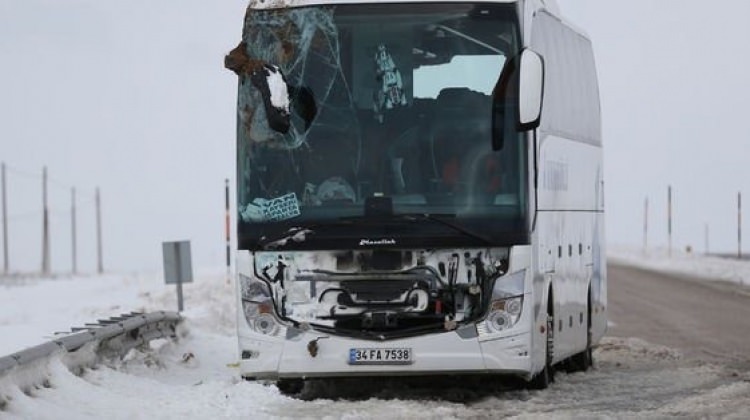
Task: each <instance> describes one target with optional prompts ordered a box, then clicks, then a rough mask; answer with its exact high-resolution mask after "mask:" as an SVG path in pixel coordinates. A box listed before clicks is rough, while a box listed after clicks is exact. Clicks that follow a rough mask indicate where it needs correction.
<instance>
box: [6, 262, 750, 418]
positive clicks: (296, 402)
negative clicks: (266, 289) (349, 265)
mask: <svg viewBox="0 0 750 420" xmlns="http://www.w3.org/2000/svg"><path fill="white" fill-rule="evenodd" d="M0 281H5V280H0ZM233 293H234V288H233V286H232V285H230V284H228V283H227V282H226V277H225V275H223V274H219V273H218V272H216V273H208V274H200V275H197V276H196V283H193V284H188V285H186V287H185V296H186V303H185V305H186V311H185V315H186V316H187V318H188V320H187V322H186V323H185V328H184V331H182V338H181V339H180V340H179V341H178V342H176V343H175V342H171V341H167V340H158V341H156V342H153V343H152V345H151V347H150V348H149V349H145V350H139V351H132V352H131V353H130V354H128V356H127V357H126V358H125V359H124V360H121V361H116V362H110V363H109V364H108V365H106V366H101V367H99V368H97V369H94V370H89V371H86V372H85V373H84V374H83V375H82V376H80V377H79V376H76V375H73V374H72V373H70V372H69V371H68V370H67V369H66V368H65V367H64V366H63V365H62V363H61V362H60V361H59V360H55V359H53V360H51V361H50V362H49V364H48V366H47V370H48V372H49V387H40V388H38V389H31V390H28V389H26V390H22V389H20V388H19V387H18V386H16V385H15V384H13V383H9V382H8V381H7V380H6V381H3V380H2V379H0V400H4V401H6V406H5V409H4V410H2V411H0V418H9V419H25V418H34V419H57V418H61V417H64V418H72V419H94V418H103V417H106V418H111V419H140V418H142V419H145V418H165V419H192V418H215V417H241V418H300V417H302V418H330V419H338V418H345V419H360V418H375V419H378V418H382V419H385V418H388V419H393V418H410V419H411V418H454V419H466V418H488V417H492V418H498V417H504V418H548V417H549V416H550V415H552V416H554V417H555V418H611V417H615V418H623V417H625V418H663V417H672V416H676V417H722V418H737V419H740V418H750V372H744V371H733V370H731V369H730V368H728V367H725V366H721V365H713V364H707V363H702V362H695V361H687V360H685V359H683V358H682V357H681V355H680V353H679V352H677V351H675V350H673V349H670V348H667V347H663V346H659V345H654V344H650V343H648V342H645V341H643V340H641V339H638V338H605V340H604V341H603V342H602V343H601V346H600V347H599V348H598V349H597V350H596V352H595V358H596V368H595V369H594V370H593V371H590V372H587V373H575V374H564V373H558V375H557V381H556V382H555V383H554V384H553V385H552V386H551V387H550V388H549V389H548V390H546V391H526V390H519V389H517V388H511V387H508V386H506V385H503V384H502V383H501V382H499V381H494V382H487V381H485V382H479V383H474V384H471V385H470V386H463V385H461V386H459V385H458V384H456V382H454V381H436V382H434V383H424V382H422V383H416V384H414V383H412V384H409V385H405V384H404V383H402V381H400V380H397V379H383V380H380V381H364V380H351V381H347V382H345V383H331V382H325V381H320V382H314V383H309V384H308V385H307V387H306V389H305V391H304V392H303V395H302V397H303V398H302V399H294V398H289V397H286V396H283V395H281V394H280V393H279V392H278V390H277V389H276V387H275V386H273V385H270V384H264V383H257V382H246V381H242V380H240V379H239V377H238V374H237V371H236V369H235V368H234V367H233V364H234V363H235V362H236V361H237V350H236V341H235V338H234V334H235V325H234V322H235V321H234V317H235V313H234V310H235V308H234V306H235V305H234V299H233ZM0 299H2V301H0V303H2V304H1V305H0V328H2V329H0V332H1V333H2V334H3V335H2V337H3V340H2V346H3V349H4V350H5V351H7V350H11V351H15V350H17V349H18V348H21V347H24V346H27V345H29V344H36V343H32V341H33V338H34V337H37V338H38V340H40V341H41V340H43V339H44V337H45V335H48V334H49V332H52V331H54V330H60V329H63V328H65V327H69V326H72V325H74V324H78V323H82V322H84V321H92V320H94V319H95V318H98V317H105V316H110V315H116V314H119V313H121V312H127V311H130V310H146V311H148V310H155V309H173V307H174V306H175V305H176V303H175V297H174V288H173V287H168V286H165V285H163V284H162V280H161V278H160V276H158V275H153V276H147V275H139V276H114V275H112V276H105V277H89V278H70V279H39V280H24V281H16V282H15V284H11V285H5V286H2V285H0ZM614 321H615V322H616V320H614ZM19 331H22V332H24V333H23V334H18V332H19ZM357 391H361V392H357ZM1 405H2V403H1V402H0V406H1Z"/></svg>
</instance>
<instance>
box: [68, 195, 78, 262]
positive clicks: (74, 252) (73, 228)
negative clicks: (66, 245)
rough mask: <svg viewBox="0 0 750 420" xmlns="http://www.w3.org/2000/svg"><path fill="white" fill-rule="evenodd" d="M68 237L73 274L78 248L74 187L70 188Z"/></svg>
mask: <svg viewBox="0 0 750 420" xmlns="http://www.w3.org/2000/svg"><path fill="white" fill-rule="evenodd" d="M70 202H71V204H70V239H71V242H72V243H71V249H72V255H71V258H72V259H73V261H72V265H71V267H72V268H73V274H77V273H78V252H77V251H78V250H77V249H76V245H77V244H76V189H75V187H73V188H72V189H71V190H70Z"/></svg>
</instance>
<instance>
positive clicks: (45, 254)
mask: <svg viewBox="0 0 750 420" xmlns="http://www.w3.org/2000/svg"><path fill="white" fill-rule="evenodd" d="M42 206H43V209H42V274H49V273H50V261H49V258H50V255H49V211H48V209H47V167H46V166H45V167H44V168H43V169H42Z"/></svg>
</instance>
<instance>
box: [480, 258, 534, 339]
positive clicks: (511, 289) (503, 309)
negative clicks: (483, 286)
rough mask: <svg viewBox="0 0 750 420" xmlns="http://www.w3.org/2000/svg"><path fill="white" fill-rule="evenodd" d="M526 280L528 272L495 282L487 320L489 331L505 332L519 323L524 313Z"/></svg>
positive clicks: (518, 273)
mask: <svg viewBox="0 0 750 420" xmlns="http://www.w3.org/2000/svg"><path fill="white" fill-rule="evenodd" d="M525 280H526V270H521V271H518V272H515V273H513V274H509V275H506V276H503V277H499V278H498V279H497V280H495V285H494V287H493V289H492V302H491V305H490V312H489V314H488V315H487V319H486V320H485V323H486V324H487V327H488V329H489V331H493V332H501V331H505V330H507V329H509V328H511V327H513V326H514V325H516V323H518V320H519V319H520V318H521V312H522V311H523V293H524V282H525Z"/></svg>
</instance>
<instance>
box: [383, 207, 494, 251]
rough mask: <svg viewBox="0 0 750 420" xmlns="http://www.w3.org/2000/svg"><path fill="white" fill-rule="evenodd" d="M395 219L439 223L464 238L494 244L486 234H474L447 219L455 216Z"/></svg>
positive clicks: (423, 215) (417, 216) (410, 216)
mask: <svg viewBox="0 0 750 420" xmlns="http://www.w3.org/2000/svg"><path fill="white" fill-rule="evenodd" d="M393 217H397V218H400V219H403V220H409V221H414V222H418V221H423V220H426V221H429V222H435V223H439V224H441V225H444V226H448V227H449V228H451V229H453V230H454V231H456V232H459V233H462V234H463V235H464V236H467V237H470V238H474V239H478V240H480V241H482V242H484V244H485V245H493V244H494V242H493V241H492V239H490V238H489V237H487V236H485V235H484V234H482V233H479V232H474V231H473V230H471V229H468V228H466V227H465V226H463V225H461V224H459V223H456V222H454V221H452V220H447V219H446V218H454V219H455V217H456V215H455V214H429V213H407V214H394V215H393Z"/></svg>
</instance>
